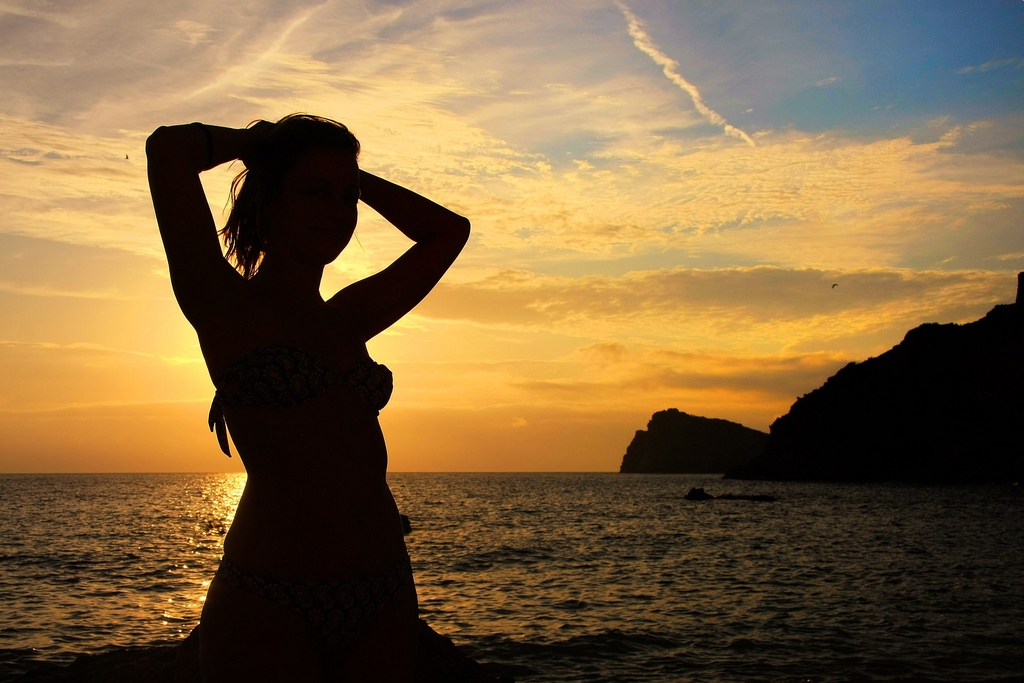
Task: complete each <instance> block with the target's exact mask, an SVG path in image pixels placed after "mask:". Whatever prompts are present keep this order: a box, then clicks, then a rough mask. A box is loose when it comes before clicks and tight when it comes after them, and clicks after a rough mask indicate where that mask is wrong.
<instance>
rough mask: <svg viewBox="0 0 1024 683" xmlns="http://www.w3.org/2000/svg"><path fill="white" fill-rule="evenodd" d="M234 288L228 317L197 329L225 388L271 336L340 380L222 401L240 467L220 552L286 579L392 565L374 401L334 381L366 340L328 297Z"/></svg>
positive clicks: (397, 538)
mask: <svg viewBox="0 0 1024 683" xmlns="http://www.w3.org/2000/svg"><path fill="white" fill-rule="evenodd" d="M238 296H239V299H240V302H239V303H238V304H237V307H238V310H237V311H236V316H235V317H234V319H233V322H234V323H235V324H233V325H231V326H227V325H225V326H218V327H217V328H215V329H211V330H201V331H200V344H201V346H202V348H203V355H204V357H205V358H206V361H207V366H208V367H209V369H210V374H211V377H213V378H214V383H215V384H216V385H217V386H218V389H219V390H221V391H222V393H223V392H224V390H225V389H227V387H225V386H223V384H224V382H223V378H224V377H225V373H228V370H229V368H231V367H232V366H233V365H234V364H236V363H237V362H238V361H239V359H241V358H243V357H244V356H245V355H246V354H247V353H248V352H250V351H252V350H253V349H259V348H266V347H268V346H269V345H279V346H280V347H284V348H288V349H296V350H300V351H301V352H303V353H305V354H308V355H309V356H310V357H311V358H312V359H315V361H316V362H317V363H319V364H322V366H323V367H325V368H326V371H327V372H328V373H330V375H332V376H333V377H334V378H337V379H338V380H339V381H333V382H331V383H329V385H328V386H326V387H324V388H321V389H320V390H318V392H317V393H316V395H314V396H312V397H311V398H308V400H303V401H302V402H299V403H297V404H294V405H288V406H287V407H262V406H259V405H251V404H249V405H245V404H243V405H235V404H232V403H231V401H225V404H224V405H223V406H222V408H223V413H224V417H225V419H226V422H227V426H228V429H229V432H230V434H231V438H232V441H233V442H234V445H235V448H236V449H237V451H238V454H239V456H240V457H241V459H242V462H243V463H244V465H245V468H246V472H247V475H248V476H247V481H246V487H245V491H244V493H243V495H242V498H241V500H240V501H239V505H238V509H237V511H236V513H235V518H234V521H233V523H232V525H231V530H230V531H229V533H228V536H227V538H226V539H225V542H224V554H225V557H229V558H230V559H231V560H232V561H234V562H236V563H238V564H240V565H242V566H245V567H247V568H248V569H251V570H252V571H256V572H260V573H263V574H265V575H268V576H275V577H278V578H283V579H287V578H295V579H309V580H320V579H344V578H352V577H358V576H365V575H368V574H372V573H374V572H375V571H378V570H379V569H380V568H382V567H386V566H389V565H392V564H394V562H396V561H398V560H400V559H401V558H402V557H404V556H405V554H406V550H405V543H404V541H403V538H402V529H401V520H400V517H399V513H398V509H397V506H396V505H395V501H394V498H393V497H392V495H391V491H390V489H389V488H388V485H387V481H386V471H387V449H386V446H385V443H384V437H383V434H382V433H381V429H380V425H379V423H378V421H377V410H376V407H375V406H373V405H370V404H369V403H368V402H367V399H366V397H365V396H362V395H360V392H359V391H356V390H354V389H353V388H352V387H351V386H349V385H348V384H347V383H346V382H344V381H340V380H341V379H343V378H345V377H346V376H347V375H348V373H349V372H350V371H351V369H352V368H353V367H355V366H357V365H358V364H360V363H365V361H366V359H367V358H368V356H367V352H366V345H365V343H364V342H363V341H362V340H361V339H358V338H354V337H353V335H352V334H351V332H350V330H351V327H352V326H351V325H347V324H346V320H345V313H344V311H338V310H336V309H332V308H331V307H330V306H329V305H328V304H326V303H321V304H315V303H314V304H311V305H309V306H301V305H295V304H293V303H290V302H287V301H283V300H279V299H276V298H274V297H265V296H260V295H259V293H258V292H257V291H256V290H255V288H253V287H251V282H246V283H244V285H243V287H242V291H241V293H240V294H239V295H238ZM228 376H229V377H230V373H228ZM237 388H238V387H233V389H235V390H237Z"/></svg>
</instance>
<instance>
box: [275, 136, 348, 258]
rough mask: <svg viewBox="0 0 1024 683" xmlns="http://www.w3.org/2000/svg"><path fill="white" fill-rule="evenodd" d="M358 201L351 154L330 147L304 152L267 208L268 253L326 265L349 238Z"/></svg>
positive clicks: (339, 251) (336, 256)
mask: <svg viewBox="0 0 1024 683" xmlns="http://www.w3.org/2000/svg"><path fill="white" fill-rule="evenodd" d="M358 202H359V165H358V164H357V163H356V158H355V156H353V155H352V154H349V153H346V152H342V151H339V150H333V149H314V150H310V151H308V152H305V153H304V154H303V155H302V156H300V157H299V158H298V159H297V160H296V162H295V164H294V165H293V166H292V168H291V169H290V170H289V171H288V172H287V173H286V174H285V176H284V178H283V180H282V182H281V192H280V195H279V196H278V198H277V199H275V200H272V201H271V203H270V206H269V207H268V212H267V213H268V217H269V218H270V226H269V229H268V231H267V235H266V253H267V255H274V254H275V252H282V251H284V252H288V254H290V255H291V257H293V258H297V259H299V260H301V261H303V262H312V263H315V264H317V265H325V264H327V263H330V262H331V261H333V260H334V259H336V258H338V255H339V254H341V252H342V250H343V249H344V248H345V246H346V245H347V244H348V243H349V240H351V239H352V234H353V232H354V231H355V228H356V221H357V218H358V208H357V205H358Z"/></svg>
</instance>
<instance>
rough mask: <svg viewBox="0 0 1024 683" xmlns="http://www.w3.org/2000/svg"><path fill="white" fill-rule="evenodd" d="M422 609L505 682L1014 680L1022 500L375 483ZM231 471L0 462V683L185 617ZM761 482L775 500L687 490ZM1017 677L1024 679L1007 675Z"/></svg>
mask: <svg viewBox="0 0 1024 683" xmlns="http://www.w3.org/2000/svg"><path fill="white" fill-rule="evenodd" d="M389 481H390V484H391V487H392V490H393V491H394V494H395V498H396V500H397V501H398V504H399V507H400V509H401V510H402V512H403V513H404V514H406V515H408V516H409V518H410V521H411V523H412V532H411V533H410V534H409V535H408V536H407V537H406V541H407V543H408V547H409V552H410V554H411V556H412V561H413V568H414V571H415V574H416V582H417V585H418V590H419V596H420V606H421V615H422V616H423V618H424V619H426V620H427V621H428V623H430V624H431V626H432V627H433V628H434V629H435V630H436V631H438V632H439V633H442V634H444V635H447V636H449V637H450V638H452V639H453V640H454V641H455V643H456V644H458V645H459V646H460V647H462V648H463V649H464V650H465V651H466V652H467V653H468V654H469V655H471V656H472V657H474V658H475V659H477V660H478V661H482V662H490V663H493V664H497V665H500V666H501V670H503V671H505V672H506V673H510V674H511V675H512V676H513V677H514V678H515V679H516V680H517V681H523V682H527V681H528V682H531V683H540V682H555V681H558V682H564V681H623V682H631V683H632V682H639V681H652V682H654V681H657V682H665V683H667V682H670V681H671V682H676V681H744V682H745V681H765V682H773V681H785V682H788V683H796V682H798V681H799V682H804V683H831V682H839V681H869V682H870V681H897V680H898V681H908V680H917V681H924V680H927V681H935V682H940V683H942V682H957V683H960V682H971V681H978V682H982V681H986V682H992V681H1001V680H1017V679H1018V677H1022V676H1024V492H1022V491H1021V489H1020V488H1019V487H1016V486H1010V485H991V486H907V485H892V484H873V485H856V484H823V483H784V482H743V481H733V480H722V479H720V478H719V477H717V476H714V475H643V474H614V473H576V474H572V473H551V474H546V473H530V474H522V473H514V474H511V473H510V474H490V473H488V474H483V473H480V474H468V473H458V474H452V473H438V474H428V473H392V474H390V475H389ZM244 484H245V475H244V474H243V475H237V474H68V475H0V681H11V680H15V679H17V678H18V677H19V676H20V675H21V674H22V673H24V672H26V671H28V670H30V669H32V668H33V667H36V666H39V664H40V663H46V662H69V661H71V660H73V659H74V658H75V657H76V656H77V655H80V654H82V653H99V652H105V651H108V650H111V649H114V648H120V647H126V646H139V645H154V644H166V643H173V642H175V641H178V640H180V639H182V638H184V637H185V636H186V635H187V634H188V633H189V631H190V630H191V629H192V628H193V627H194V626H195V625H196V624H197V623H198V622H199V616H200V612H201V610H202V605H203V599H204V595H205V592H206V588H207V586H208V585H209V581H210V578H211V576H212V574H213V572H214V570H215V568H216V567H217V564H218V561H219V559H220V556H221V552H222V544H223V540H224V535H225V533H226V532H227V530H228V528H229V527H230V525H231V520H232V515H233V512H234V508H235V505H236V503H237V501H238V498H239V496H240V495H241V492H242V488H243V486H244ZM691 487H702V488H704V489H705V490H706V491H708V492H709V493H711V494H722V493H733V494H767V495H771V496H775V497H776V498H777V500H776V501H775V502H760V501H759V502H755V501H749V500H710V501H689V500H686V499H685V498H684V496H685V494H686V493H687V491H688V490H689V489H690V488H691ZM1020 680H1024V679H1020Z"/></svg>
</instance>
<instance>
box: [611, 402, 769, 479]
mask: <svg viewBox="0 0 1024 683" xmlns="http://www.w3.org/2000/svg"><path fill="white" fill-rule="evenodd" d="M767 439H768V435H767V434H765V433H764V432H759V431H757V430H756V429H750V428H749V427H744V426H743V425H741V424H738V423H736V422H729V421H728V420H718V419H714V418H707V417H700V416H698V415H689V414H687V413H683V412H680V411H679V410H676V409H675V408H669V409H668V410H662V411H660V412H657V413H655V414H654V415H653V416H652V417H651V421H650V422H648V423H647V430H646V431H644V430H639V431H637V433H636V436H634V437H633V441H632V443H630V444H629V447H628V448H627V449H626V454H625V455H624V456H623V458H622V466H621V467H620V468H619V472H652V473H664V474H671V473H688V474H698V473H715V472H727V471H728V470H729V469H731V468H733V467H736V466H737V465H741V464H745V463H747V462H749V461H750V460H752V459H753V458H754V457H756V456H757V455H759V454H760V453H761V451H762V449H763V448H764V444H765V441H766V440H767Z"/></svg>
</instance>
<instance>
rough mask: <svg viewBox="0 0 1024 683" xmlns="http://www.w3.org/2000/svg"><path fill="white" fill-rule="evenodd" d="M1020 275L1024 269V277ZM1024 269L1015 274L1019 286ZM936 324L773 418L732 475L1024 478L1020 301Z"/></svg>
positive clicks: (1023, 308) (853, 366)
mask: <svg viewBox="0 0 1024 683" xmlns="http://www.w3.org/2000/svg"><path fill="white" fill-rule="evenodd" d="M1022 276H1024V274H1022ZM1021 283H1024V277H1019V278H1018V286H1020V284H1021ZM1020 299H1021V293H1020V291H1019V290H1018V294H1017V303H1015V304H1008V305H999V306H996V307H995V308H994V309H992V310H991V311H989V313H988V314H987V315H986V316H985V317H984V318H982V319H981V320H977V321H975V322H972V323H968V324H965V325H956V324H948V325H939V324H936V323H929V324H926V325H921V326H920V327H916V328H914V329H912V330H910V332H908V333H907V335H906V337H905V338H904V339H903V341H902V342H900V343H899V344H897V345H896V346H895V347H893V348H892V349H890V350H889V351H886V352H885V353H883V354H882V355H880V356H878V357H876V358H871V359H868V360H866V361H864V362H862V363H850V364H849V365H847V366H846V367H844V368H842V369H841V370H840V371H839V372H837V373H836V374H835V375H833V376H832V377H830V378H829V379H828V380H827V381H826V382H825V384H824V385H823V386H821V387H820V388H818V389H815V390H814V391H812V392H811V393H809V394H806V395H805V396H803V397H801V398H800V399H798V400H797V401H796V403H794V404H793V406H792V407H791V408H790V410H789V413H787V414H786V415H784V416H782V417H780V418H779V419H777V420H776V421H775V422H774V423H773V424H772V426H771V433H770V435H769V437H768V443H767V444H766V446H765V450H764V453H763V454H762V455H761V456H760V457H758V458H756V459H755V460H753V461H752V462H750V463H748V464H746V465H742V466H738V467H736V468H734V469H732V470H730V471H729V472H728V473H727V474H726V477H727V478H735V479H775V480H781V479H788V480H818V481H865V482H875V481H896V482H951V483H953V482H955V483H981V482H1000V481H1019V480H1020V479H1021V478H1022V476H1024V303H1022V302H1021V301H1020Z"/></svg>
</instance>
